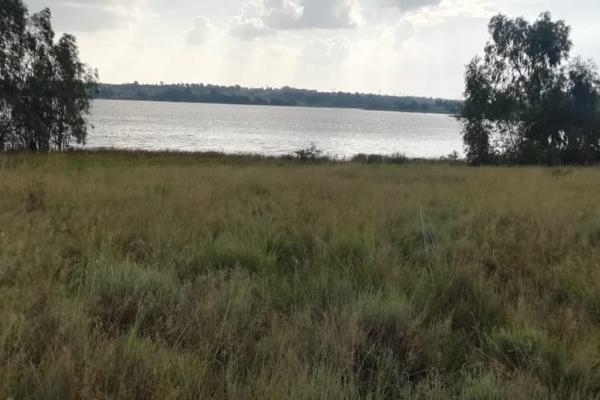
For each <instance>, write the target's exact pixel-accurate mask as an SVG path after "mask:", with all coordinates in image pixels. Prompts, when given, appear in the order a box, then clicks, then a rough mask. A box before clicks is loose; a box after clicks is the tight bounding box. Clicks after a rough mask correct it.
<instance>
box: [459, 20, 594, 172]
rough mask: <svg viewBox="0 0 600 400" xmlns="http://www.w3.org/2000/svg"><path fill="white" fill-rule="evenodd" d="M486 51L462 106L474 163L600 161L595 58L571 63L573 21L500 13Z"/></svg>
mask: <svg viewBox="0 0 600 400" xmlns="http://www.w3.org/2000/svg"><path fill="white" fill-rule="evenodd" d="M489 32H490V36H491V40H490V41H489V42H488V44H487V45H486V47H485V56H484V57H483V58H479V57H476V58H474V59H473V61H471V63H469V65H468V66H467V68H466V73H465V81H466V84H465V99H466V100H465V106H464V109H463V112H462V114H461V119H462V121H463V123H464V129H463V135H464V142H465V147H466V150H467V159H468V160H469V161H470V162H471V163H473V164H487V163H491V162H496V161H503V162H511V163H548V164H556V163H563V162H569V163H591V162H598V161H600V152H599V150H600V135H599V133H600V129H598V128H599V125H598V123H599V115H600V112H599V105H600V101H599V99H600V85H599V80H598V74H597V72H596V70H597V68H596V66H595V65H594V64H593V63H590V62H588V63H585V62H582V61H581V60H579V59H575V60H574V61H573V62H571V63H569V62H568V61H569V53H570V51H571V47H572V42H571V40H570V32H571V29H570V27H569V26H568V25H567V24H566V23H565V22H564V21H561V20H559V21H553V20H552V17H551V15H550V13H543V14H541V15H540V17H539V18H538V20H537V21H535V22H534V23H533V24H531V23H529V22H527V21H526V20H525V19H523V18H516V19H509V18H507V17H506V16H503V15H498V16H495V17H493V18H492V19H491V21H490V24H489Z"/></svg>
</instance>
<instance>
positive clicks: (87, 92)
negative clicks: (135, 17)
mask: <svg viewBox="0 0 600 400" xmlns="http://www.w3.org/2000/svg"><path fill="white" fill-rule="evenodd" d="M96 79H97V74H96V72H94V71H92V70H90V68H89V67H87V66H86V65H84V64H83V63H82V62H81V61H79V53H78V49H77V44H76V41H75V38H74V37H73V36H71V35H68V34H65V35H63V36H62V37H61V38H60V39H59V40H58V41H55V38H54V31H53V30H52V23H51V13H50V10H49V9H44V10H42V11H40V12H38V13H36V14H33V15H31V16H29V15H28V12H27V9H26V7H25V6H24V5H23V3H22V1H21V0H6V1H2V2H1V3H0V151H4V150H43V151H47V150H53V149H55V150H59V151H60V150H63V149H66V148H68V147H69V146H70V144H71V143H72V142H76V143H79V144H81V143H84V142H85V138H86V135H87V121H86V115H87V114H88V113H89V108H90V100H91V96H92V94H93V91H94V90H95V87H96Z"/></svg>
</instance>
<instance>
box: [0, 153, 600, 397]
mask: <svg viewBox="0 0 600 400" xmlns="http://www.w3.org/2000/svg"><path fill="white" fill-rule="evenodd" d="M358 161H360V160H358ZM599 178H600V170H598V169H595V168H589V169H578V168H569V169H542V168H479V169H475V168H468V167H464V166H460V165H453V166H450V165H443V164H439V165H433V164H432V165H429V164H426V163H418V164H410V163H409V164H401V165H400V164H394V163H383V164H379V163H373V164H369V165H367V164H364V163H359V162H355V163H331V164H327V163H319V164H316V165H313V164H302V163H296V162H293V161H285V160H267V159H260V158H256V157H223V156H220V155H212V156H207V155H204V156H194V155H175V154H155V155H149V154H119V153H114V152H99V153H95V154H80V153H74V154H62V155H58V154H55V155H19V154H14V155H3V156H0V399H8V398H12V399H130V398H133V399H136V398H137V399H202V398H206V399H208V398H211V399H254V398H256V399H403V398H405V399H447V398H457V399H527V400H529V399H593V398H600V251H599V245H600V203H599V202H598V199H599V198H600V179H599Z"/></svg>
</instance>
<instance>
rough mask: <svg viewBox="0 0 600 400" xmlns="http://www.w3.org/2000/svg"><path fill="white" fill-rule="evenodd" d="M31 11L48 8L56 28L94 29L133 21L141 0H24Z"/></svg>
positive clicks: (77, 30) (113, 26) (137, 15)
mask: <svg viewBox="0 0 600 400" xmlns="http://www.w3.org/2000/svg"><path fill="white" fill-rule="evenodd" d="M26 4H27V6H28V7H29V10H30V12H31V13H34V12H37V11H39V10H41V9H43V8H45V7H49V8H50V10H51V11H52V15H53V17H54V22H55V26H56V27H57V29H58V30H63V31H75V32H96V31H101V30H109V29H116V28H120V27H123V26H125V25H126V24H127V23H128V22H129V21H132V20H135V19H136V18H138V17H139V15H140V14H141V12H142V6H143V5H144V0H28V1H26Z"/></svg>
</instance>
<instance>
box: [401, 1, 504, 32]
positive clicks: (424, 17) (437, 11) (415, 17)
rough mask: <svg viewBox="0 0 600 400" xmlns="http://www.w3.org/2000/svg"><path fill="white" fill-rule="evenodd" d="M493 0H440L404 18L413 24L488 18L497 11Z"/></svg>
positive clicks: (434, 23)
mask: <svg viewBox="0 0 600 400" xmlns="http://www.w3.org/2000/svg"><path fill="white" fill-rule="evenodd" d="M497 12H498V9H497V5H496V4H495V3H494V1H493V0H442V1H441V2H440V4H439V5H438V6H436V7H424V8H422V9H417V10H414V12H411V13H409V14H408V15H407V16H406V17H405V20H407V21H409V22H410V23H412V24H414V25H419V26H432V25H437V24H440V23H442V22H445V21H446V20H448V19H451V18H482V19H487V18H490V17H491V16H492V15H493V14H495V13H497Z"/></svg>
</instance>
